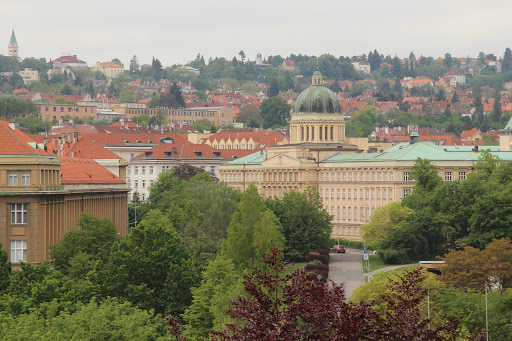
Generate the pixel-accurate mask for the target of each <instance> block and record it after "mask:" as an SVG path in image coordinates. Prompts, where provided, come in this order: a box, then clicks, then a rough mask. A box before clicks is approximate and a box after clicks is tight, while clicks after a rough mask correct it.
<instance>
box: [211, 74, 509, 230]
mask: <svg viewBox="0 0 512 341" xmlns="http://www.w3.org/2000/svg"><path fill="white" fill-rule="evenodd" d="M312 83H313V84H312V86H311V87H309V88H308V89H306V90H304V91H303V92H302V93H301V94H300V95H299V97H298V99H297V102H296V104H295V108H294V113H293V115H292V118H291V121H290V133H291V136H290V144H288V145H283V146H276V147H271V148H267V149H266V150H265V151H260V152H257V153H254V154H251V155H248V156H246V157H243V158H240V159H237V160H234V161H231V162H228V163H226V164H224V165H222V166H221V167H220V176H221V180H222V181H224V182H226V183H227V184H228V185H230V186H232V187H237V188H240V189H241V190H245V188H246V187H247V186H248V185H249V184H251V183H254V184H255V185H256V186H257V187H258V188H259V190H260V193H261V194H262V195H264V196H265V197H270V196H277V197H282V196H283V194H284V193H285V192H287V191H292V190H294V191H303V190H304V189H306V188H307V187H309V186H313V187H315V188H316V189H317V190H318V192H319V193H320V197H321V199H322V201H323V203H324V207H325V209H326V210H327V211H328V212H329V213H330V214H331V215H332V216H333V220H332V227H333V229H332V236H333V237H337V236H340V237H343V238H345V239H352V240H361V235H362V233H361V232H362V231H361V225H363V224H364V223H366V222H367V221H368V220H369V219H370V217H371V215H372V213H373V212H374V211H375V209H376V208H378V207H381V206H383V205H386V204H388V203H390V202H392V201H401V200H402V199H403V198H404V197H405V196H407V195H408V194H409V193H411V190H412V188H413V187H414V181H412V180H411V178H410V171H411V167H412V166H413V165H414V163H415V161H416V160H417V158H419V157H421V158H426V159H429V160H430V162H432V163H433V164H434V165H436V166H437V168H438V174H439V175H440V176H441V177H442V178H443V179H444V180H445V181H456V180H462V179H465V178H466V176H467V174H468V173H470V172H472V171H473V170H474V167H473V166H474V164H475V162H476V161H478V157H479V150H478V147H474V146H438V145H435V144H433V143H430V142H419V138H418V134H417V133H415V132H413V133H412V134H411V139H410V141H409V142H405V143H401V144H398V145H396V146H393V147H391V146H390V145H389V144H370V143H368V140H367V139H351V138H346V137H345V121H344V119H343V115H342V114H341V107H340V105H339V102H338V99H337V98H336V95H335V94H334V93H333V92H332V91H330V90H329V89H328V88H326V87H324V86H322V84H323V81H322V77H321V75H320V73H319V72H318V71H317V72H315V74H314V75H313V82H312ZM507 129H508V130H507ZM501 139H502V140H503V141H502V142H503V143H502V146H501V151H500V148H499V147H497V146H492V147H486V149H490V150H491V151H492V152H493V153H495V154H497V155H498V156H499V157H500V158H501V159H503V160H512V152H511V151H510V150H511V143H512V142H511V141H512V124H511V123H509V124H508V125H507V127H506V128H505V130H504V131H503V132H502V135H501ZM505 140H506V141H505Z"/></svg>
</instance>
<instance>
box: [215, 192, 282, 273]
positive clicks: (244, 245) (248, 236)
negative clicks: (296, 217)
mask: <svg viewBox="0 0 512 341" xmlns="http://www.w3.org/2000/svg"><path fill="white" fill-rule="evenodd" d="M263 236H264V238H263ZM283 245H284V238H283V236H282V234H281V232H280V225H279V221H278V219H277V218H276V216H275V215H274V214H273V213H272V211H270V210H269V209H268V208H267V207H266V206H265V203H264V202H263V199H262V198H261V196H260V194H259V193H258V189H257V188H256V186H254V185H249V187H248V188H247V189H246V190H245V192H243V193H242V197H241V200H240V204H239V206H238V208H237V210H236V211H235V213H234V214H233V217H232V218H231V222H230V224H229V226H228V230H227V239H226V242H225V243H224V248H223V249H224V251H225V252H226V255H227V256H228V257H229V258H231V259H232V260H233V263H234V264H235V266H236V268H237V269H238V270H244V269H247V268H249V267H250V266H253V265H261V264H262V262H263V260H262V258H261V257H262V253H261V252H262V251H264V252H269V251H270V250H272V249H273V248H274V247H277V248H280V247H283Z"/></svg>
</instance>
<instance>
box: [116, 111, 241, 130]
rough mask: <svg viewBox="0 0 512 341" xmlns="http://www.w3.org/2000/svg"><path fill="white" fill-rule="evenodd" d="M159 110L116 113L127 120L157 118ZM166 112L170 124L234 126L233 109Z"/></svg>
mask: <svg viewBox="0 0 512 341" xmlns="http://www.w3.org/2000/svg"><path fill="white" fill-rule="evenodd" d="M158 110H159V109H158V108H130V107H125V108H122V107H119V108H116V111H118V112H120V113H124V114H126V118H131V117H133V116H139V115H148V116H149V117H152V116H156V114H157V112H158ZM166 110H167V115H168V117H169V121H170V123H176V122H177V123H180V122H183V123H186V124H188V125H190V124H192V123H194V122H195V121H199V120H207V121H210V122H212V124H214V125H215V126H217V127H219V126H225V125H230V124H233V108H230V107H199V108H178V109H166Z"/></svg>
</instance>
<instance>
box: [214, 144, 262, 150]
mask: <svg viewBox="0 0 512 341" xmlns="http://www.w3.org/2000/svg"><path fill="white" fill-rule="evenodd" d="M218 146H219V145H216V144H214V145H213V149H219V148H217V147H218ZM262 147H265V145H262ZM220 149H231V145H230V144H228V145H226V148H224V145H223V144H221V145H220ZM233 149H252V143H249V144H247V148H245V143H242V144H240V148H238V144H234V145H233Z"/></svg>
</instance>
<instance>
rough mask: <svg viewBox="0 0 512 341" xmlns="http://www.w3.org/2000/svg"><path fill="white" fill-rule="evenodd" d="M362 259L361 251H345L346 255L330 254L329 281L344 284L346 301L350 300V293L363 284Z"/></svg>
mask: <svg viewBox="0 0 512 341" xmlns="http://www.w3.org/2000/svg"><path fill="white" fill-rule="evenodd" d="M362 258H363V251H362V250H355V249H347V253H331V257H330V261H329V279H330V280H332V281H333V282H334V283H343V284H344V286H345V295H346V297H347V299H350V297H351V296H352V292H353V291H354V290H355V289H356V288H357V287H358V286H360V285H362V284H363V272H362V269H361V259H362Z"/></svg>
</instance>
